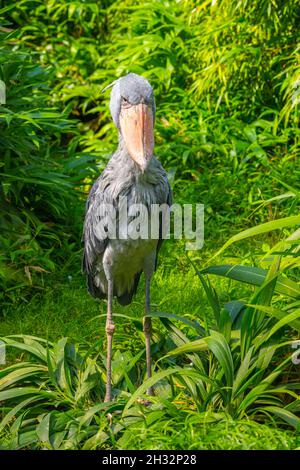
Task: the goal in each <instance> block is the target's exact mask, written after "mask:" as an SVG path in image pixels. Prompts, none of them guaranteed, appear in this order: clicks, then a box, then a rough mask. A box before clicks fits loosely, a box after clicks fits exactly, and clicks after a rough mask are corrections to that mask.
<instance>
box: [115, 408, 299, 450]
mask: <svg viewBox="0 0 300 470" xmlns="http://www.w3.org/2000/svg"><path fill="white" fill-rule="evenodd" d="M299 445H300V439H299V436H296V435H295V433H293V432H291V431H286V430H282V429H279V428H276V427H271V426H267V425H265V424H259V423H256V422H255V421H251V420H247V419H244V420H233V419H231V418H230V417H226V416H224V417H222V418H221V419H220V420H219V421H218V420H217V419H214V417H213V416H210V415H208V416H207V419H206V421H205V419H204V420H203V417H202V416H198V417H197V416H195V417H193V418H192V419H187V420H186V422H185V426H184V432H183V427H182V421H179V420H178V422H177V423H176V422H175V420H172V421H170V420H169V421H158V422H157V423H156V424H155V425H154V426H151V427H150V428H149V427H147V425H146V424H145V423H143V424H141V425H139V426H137V425H136V426H131V427H130V429H129V430H128V431H127V432H125V433H124V435H123V437H122V438H121V439H120V440H119V442H118V446H119V449H137V450H146V449H164V450H175V449H176V450H181V449H182V450H195V449H198V450H253V449H255V450H266V449H268V450H288V449H289V450H291V449H296V448H297V447H299Z"/></svg>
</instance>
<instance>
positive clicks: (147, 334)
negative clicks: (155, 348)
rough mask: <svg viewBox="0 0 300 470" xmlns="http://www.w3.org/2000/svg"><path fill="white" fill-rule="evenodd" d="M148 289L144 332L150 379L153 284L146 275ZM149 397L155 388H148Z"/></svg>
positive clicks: (146, 291) (146, 290)
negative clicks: (150, 314)
mask: <svg viewBox="0 0 300 470" xmlns="http://www.w3.org/2000/svg"><path fill="white" fill-rule="evenodd" d="M145 277H146V289H145V316H144V318H143V331H144V334H145V343H146V364H147V377H148V379H149V378H150V377H151V375H152V370H151V344H150V337H151V332H152V325H151V318H150V317H147V315H148V314H149V313H150V283H151V276H148V275H147V274H146V276H145ZM147 394H148V395H152V396H153V395H154V391H153V387H150V388H148V390H147Z"/></svg>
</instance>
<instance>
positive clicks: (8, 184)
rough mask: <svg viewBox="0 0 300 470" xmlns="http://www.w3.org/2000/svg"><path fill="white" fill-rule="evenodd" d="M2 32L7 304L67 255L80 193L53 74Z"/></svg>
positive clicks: (0, 131) (0, 198) (0, 123)
mask: <svg viewBox="0 0 300 470" xmlns="http://www.w3.org/2000/svg"><path fill="white" fill-rule="evenodd" d="M0 14H1V15H3V12H0ZM4 24H5V23H4ZM3 30H5V31H3ZM3 30H1V31H0V53H1V55H0V77H1V79H2V80H3V82H4V83H5V84H6V97H7V99H6V104H3V105H2V106H1V107H0V140H1V149H2V150H1V162H0V174H1V184H0V210H1V222H0V231H1V233H0V246H1V255H0V286H1V288H2V289H3V290H2V294H1V296H0V299H1V302H3V303H5V302H6V301H13V300H16V299H17V298H18V296H19V295H20V292H22V294H21V295H22V296H23V295H24V293H25V289H26V288H27V287H28V288H29V287H30V286H33V285H34V286H37V285H40V281H37V280H36V278H37V277H40V278H41V276H42V275H43V273H46V272H49V271H53V270H54V269H55V266H56V262H57V260H58V259H59V257H60V258H61V259H63V258H66V257H68V256H70V253H71V248H72V247H71V245H72V243H73V240H74V238H73V240H72V236H73V237H74V233H73V234H72V230H70V229H69V226H70V225H71V224H72V223H73V220H74V213H72V210H71V209H72V207H74V203H75V202H76V193H75V192H74V191H72V189H73V183H72V180H71V179H70V171H68V169H67V165H68V164H69V162H70V161H71V156H72V155H71V154H70V155H68V156H67V147H66V145H64V144H63V143H62V142H63V139H68V135H69V136H70V135H71V134H72V132H73V125H72V123H71V122H70V121H68V120H67V114H66V113H65V114H62V113H60V112H59V111H58V110H56V109H55V108H53V107H52V106H51V104H50V99H49V89H50V84H51V78H52V77H51V71H50V70H49V69H46V68H42V67H41V66H40V65H39V63H38V62H37V61H36V60H35V58H34V55H33V54H32V53H31V52H30V50H29V49H26V48H22V49H18V50H17V51H16V50H13V48H12V45H13V44H14V41H16V40H17V39H18V37H19V34H20V33H19V32H18V31H13V30H11V31H9V30H8V29H5V28H3Z"/></svg>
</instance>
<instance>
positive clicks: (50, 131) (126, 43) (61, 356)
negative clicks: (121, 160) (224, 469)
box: [0, 0, 300, 449]
mask: <svg viewBox="0 0 300 470" xmlns="http://www.w3.org/2000/svg"><path fill="white" fill-rule="evenodd" d="M6 3H7V2H4V1H1V0H0V8H2V6H3V8H2V9H1V10H0V19H1V27H0V102H1V104H0V143H1V160H0V176H1V183H0V202H1V206H0V210H1V221H0V287H1V289H2V293H1V296H0V301H1V304H2V306H3V307H5V309H4V310H5V312H6V313H7V316H6V318H5V319H4V320H3V323H1V332H5V335H3V334H2V336H3V340H4V341H5V342H6V344H7V347H8V350H9V360H10V361H11V362H12V364H9V365H8V366H7V367H5V368H4V369H1V370H0V405H1V411H0V413H2V415H1V423H0V447H1V448H5V449H7V448H20V449H21V448H22V449H23V448H26V449H27V448H34V449H36V448H43V449H68V448H70V449H77V448H80V449H97V448H107V447H108V448H112V447H113V448H121V449H128V448H158V447H159V448H170V449H173V448H176V449H177V448H180V449H181V448H182V449H184V448H191V449H193V448H195V447H197V448H209V449H210V448H214V449H215V448H221V449H225V448H230V449H232V448H234V449H245V448H257V449H259V448H280V449H284V448H295V447H297V446H299V442H297V437H296V434H292V432H291V431H290V430H288V431H282V430H280V429H279V427H281V428H282V427H286V428H289V429H294V430H299V409H300V408H299V381H298V375H299V374H298V371H297V365H296V364H293V362H292V357H293V349H292V346H293V345H294V342H295V339H297V335H298V333H299V331H300V318H299V317H300V310H299V305H300V304H299V297H300V289H299V282H298V279H299V235H300V233H299V228H297V227H298V226H299V223H300V219H299V194H300V190H299V177H300V167H299V83H300V75H299V73H300V69H299V44H298V24H299V13H300V10H299V5H298V4H297V2H295V1H293V0H287V1H282V0H272V1H268V0H266V1H259V0H255V1H252V2H250V1H248V0H242V1H241V0H234V1H230V0H220V1H217V2H211V1H206V0H204V1H202V2H199V1H196V0H195V1H194V0H192V1H186V0H185V1H181V2H179V1H178V2H177V1H176V2H169V1H167V0H166V1H160V0H144V1H142V2H140V3H139V4H137V2H133V1H132V0H125V1H121V0H115V1H113V0H101V1H96V0H90V1H89V2H86V1H84V0H76V1H73V0H68V1H66V0H55V1H54V0H46V1H42V0H22V1H18V2H15V4H13V5H11V6H8V7H7V6H6ZM128 72H136V73H139V74H142V75H144V76H145V77H147V78H149V80H150V81H151V83H152V84H153V86H154V89H155V94H156V101H157V119H156V136H155V138H156V153H157V155H158V156H159V158H160V159H161V161H162V163H163V164H164V166H165V167H166V168H167V170H168V172H169V177H170V181H171V183H172V185H173V190H174V195H175V200H176V202H189V203H193V202H197V203H198V202H202V203H203V204H204V205H205V214H206V219H205V229H206V233H205V236H206V246H205V248H204V250H203V251H202V252H201V253H196V254H195V253H193V254H191V255H190V256H191V257H192V263H193V265H194V268H195V269H196V273H197V276H198V281H199V284H200V285H201V286H202V290H201V289H199V284H197V283H196V279H197V277H194V275H193V272H192V271H191V270H190V268H189V263H188V260H187V259H186V257H184V256H182V251H183V248H182V246H183V245H182V244H181V243H180V242H179V243H177V245H174V244H173V245H172V246H171V247H170V246H165V247H164V250H165V253H166V254H167V256H166V257H165V260H164V263H163V265H162V266H161V268H160V270H159V271H158V273H157V275H156V281H155V282H156V284H154V286H155V287H154V294H153V296H152V298H153V299H156V300H155V301H156V302H157V303H156V305H155V308H154V309H153V310H154V311H153V312H152V314H151V316H152V318H153V323H154V328H153V340H154V341H153V345H152V356H153V358H154V362H155V370H156V372H155V374H154V375H153V377H152V379H151V380H148V381H147V380H145V376H146V373H145V359H144V349H143V335H142V325H141V311H142V300H143V299H142V298H141V297H140V298H139V297H138V299H137V300H136V301H135V303H134V304H132V305H131V306H130V307H128V308H127V309H125V311H124V310H122V312H119V313H116V319H117V320H118V322H119V325H120V327H121V328H119V330H118V328H117V331H116V335H115V338H114V341H115V345H117V348H116V350H115V352H114V358H113V361H114V364H113V371H114V376H113V385H114V392H115V397H114V399H115V401H114V403H113V404H108V405H106V404H103V403H102V401H103V394H104V382H105V367H104V363H105V362H104V353H103V351H105V339H104V337H103V334H102V332H104V326H103V325H104V317H105V305H104V304H103V303H101V304H97V303H95V302H93V301H92V300H91V299H88V298H87V297H86V294H85V291H84V288H83V285H82V280H78V279H77V277H76V276H77V273H78V272H79V269H80V263H79V254H80V235H81V218H80V216H81V214H82V211H83V201H84V198H85V196H86V193H87V191H88V189H89V187H90V185H91V182H92V181H93V180H94V179H95V178H96V176H97V175H98V174H99V173H100V171H101V170H102V168H103V167H104V165H105V164H106V162H107V159H108V158H109V156H110V154H111V152H112V151H113V150H114V149H115V146H116V142H117V132H116V130H115V128H114V125H113V123H112V122H111V119H110V116H109V111H108V93H102V92H101V90H102V89H103V88H104V87H105V86H106V85H107V84H109V83H110V82H112V81H113V80H115V79H116V78H117V77H120V76H122V75H124V74H126V73H128ZM4 86H5V87H6V102H5V96H4ZM237 232H240V233H237ZM220 244H223V247H222V248H221V249H219V250H218V249H217V246H220ZM174 246H175V248H174ZM225 250H226V251H225ZM212 253H214V255H213V256H212ZM225 254H226V256H227V258H228V259H226V260H225V259H224V258H225ZM221 256H222V258H221ZM215 263H218V264H215ZM174 265H176V266H178V272H176V271H175V270H174ZM54 271H56V272H55V277H54V276H51V277H50V275H49V273H50V272H54ZM179 271H180V273H179ZM212 275H214V276H217V277H214V278H213V280H212ZM67 276H68V279H69V280H68V282H66V277H67ZM48 278H51V279H50V282H49V279H48ZM45 279H46V282H45ZM212 282H214V286H216V288H215V287H214V286H213V284H212ZM41 287H43V288H44V289H45V292H44V295H42V294H41V293H38V294H36V295H35V297H33V298H31V300H30V302H29V303H28V305H27V306H26V305H24V301H25V300H27V299H28V298H29V295H28V294H31V295H32V294H33V292H35V291H34V289H35V290H36V289H39V291H40V290H41ZM52 288H53V289H54V292H55V293H54V294H53V293H51V289H52ZM12 304H13V306H12ZM16 304H18V306H17V308H15V305H16ZM99 309H100V315H99V311H98V310H99ZM162 310H168V312H169V313H166V312H162ZM96 315H97V317H96V319H94V320H93V317H95V316H96ZM92 320H93V321H92ZM86 322H88V324H87V326H86V327H85V328H83V327H82V325H83V324H86ZM99 323H100V324H101V328H102V330H100V329H99V334H100V333H101V339H100V342H99V344H98V342H97V343H95V339H94V336H95V329H96V326H97V325H98V324H99ZM17 328H18V329H19V331H20V330H21V331H22V332H25V333H27V335H26V334H24V335H23V336H20V335H19V336H18V335H16V334H15V335H14V336H11V332H13V333H19V331H17ZM33 331H34V333H32V332H33ZM37 332H38V333H37ZM29 334H30V335H31V334H36V335H37V334H38V335H41V336H43V337H48V338H49V341H48V340H45V339H41V338H35V337H32V336H28V335H29ZM57 336H71V337H72V338H71V339H66V338H63V339H58V338H57ZM73 336H74V337H75V339H76V341H73V339H74V338H73ZM96 336H98V334H96ZM52 339H53V341H52ZM78 344H79V345H78ZM91 344H95V346H93V347H91V346H90V345H91ZM20 354H21V357H20ZM294 354H295V352H294ZM16 358H18V360H17V361H15V359H16ZM151 384H155V387H156V390H157V396H156V397H154V398H151V401H152V404H151V406H149V407H147V408H145V407H144V406H143V405H142V404H141V402H140V399H141V398H143V397H144V393H145V391H146V389H147V388H148V387H149V385H151ZM108 412H111V413H112V414H113V422H112V425H111V426H109V424H108V421H107V417H106V415H107V413H108ZM268 425H269V426H272V429H271V428H269V427H268ZM274 426H276V427H277V428H278V429H276V428H275V430H274V429H273V428H274ZM182 429H184V430H185V432H184V433H183V432H182ZM273 432H274V436H273V435H272V433H273ZM251 434H255V436H256V437H255V438H254V437H253V435H252V436H251ZM276 440H277V441H276ZM161 446H163V447H161Z"/></svg>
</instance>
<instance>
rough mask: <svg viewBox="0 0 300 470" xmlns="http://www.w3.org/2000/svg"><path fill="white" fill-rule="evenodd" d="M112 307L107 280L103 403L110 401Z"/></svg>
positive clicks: (111, 293)
mask: <svg viewBox="0 0 300 470" xmlns="http://www.w3.org/2000/svg"><path fill="white" fill-rule="evenodd" d="M112 306H113V281H112V279H108V292H107V318H106V326H105V331H106V337H107V356H106V361H107V362H106V394H105V399H104V401H105V402H108V401H111V359H112V340H113V334H114V331H115V325H114V322H113V314H112Z"/></svg>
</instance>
